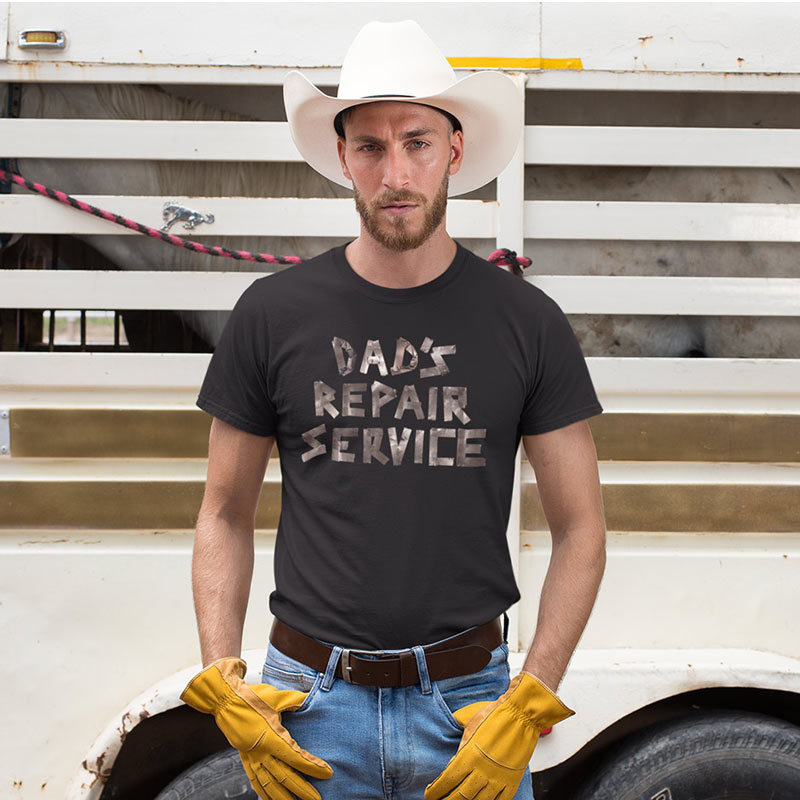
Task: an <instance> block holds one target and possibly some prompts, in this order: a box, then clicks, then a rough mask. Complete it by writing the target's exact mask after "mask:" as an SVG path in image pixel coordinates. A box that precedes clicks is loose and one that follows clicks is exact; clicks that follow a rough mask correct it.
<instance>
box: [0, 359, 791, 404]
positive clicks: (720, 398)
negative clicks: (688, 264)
mask: <svg viewBox="0 0 800 800" xmlns="http://www.w3.org/2000/svg"><path fill="white" fill-rule="evenodd" d="M210 357H211V356H210V355H209V354H207V353H24V352H19V353H15V352H3V353H0V386H2V387H3V389H2V398H3V403H4V404H6V405H10V403H11V399H12V397H13V398H14V402H17V401H20V402H22V403H24V404H25V405H30V406H63V405H70V404H72V403H76V402H77V403H78V404H79V405H81V406H100V407H103V406H105V405H115V403H118V404H119V403H121V404H122V405H124V406H125V407H137V405H138V404H142V405H147V406H148V407H150V406H154V407H163V406H170V405H185V404H187V403H190V402H191V403H193V402H194V398H195V397H196V392H197V390H198V389H199V388H200V384H201V383H202V382H203V376H204V375H205V371H206V368H207V367H208V361H209V359H210ZM586 363H587V365H588V367H589V373H590V374H591V376H592V382H593V384H594V386H595V389H596V390H597V393H598V395H599V397H600V401H601V402H602V404H603V408H604V409H605V410H606V411H650V412H654V411H661V412H681V411H685V412H718V413H723V412H727V413H733V412H750V413H751V412H753V411H760V412H763V413H770V412H772V413H785V412H787V411H788V412H796V411H797V409H798V408H800V359H788V358H787V359H726V358H610V357H609V358H602V357H589V358H587V359H586ZM115 398H116V400H115Z"/></svg>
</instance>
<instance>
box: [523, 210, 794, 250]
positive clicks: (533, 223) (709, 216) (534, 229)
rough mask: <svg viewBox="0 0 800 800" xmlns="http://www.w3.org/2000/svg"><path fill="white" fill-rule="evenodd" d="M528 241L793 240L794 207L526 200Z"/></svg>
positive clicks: (526, 234) (526, 233) (526, 232)
mask: <svg viewBox="0 0 800 800" xmlns="http://www.w3.org/2000/svg"><path fill="white" fill-rule="evenodd" d="M525 236H526V238H530V239H625V240H628V241H643V240H651V241H702V242H798V241H800V205H796V204H791V203H660V202H644V203H636V202H600V201H592V200H528V201H526V202H525Z"/></svg>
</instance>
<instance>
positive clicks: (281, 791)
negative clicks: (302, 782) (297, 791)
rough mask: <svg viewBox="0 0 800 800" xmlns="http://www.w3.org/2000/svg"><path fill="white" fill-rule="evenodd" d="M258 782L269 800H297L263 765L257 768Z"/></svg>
mask: <svg viewBox="0 0 800 800" xmlns="http://www.w3.org/2000/svg"><path fill="white" fill-rule="evenodd" d="M256 782H257V783H258V784H259V786H260V787H261V791H262V792H264V796H265V797H267V798H268V800H295V799H294V798H293V797H292V795H291V793H290V792H289V791H288V790H287V789H286V788H284V786H282V785H281V783H280V781H278V780H276V779H275V776H274V775H273V774H272V773H271V772H270V771H269V770H268V769H267V768H266V767H265V766H264V765H263V764H260V765H259V766H258V767H257V768H256Z"/></svg>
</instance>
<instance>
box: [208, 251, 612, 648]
mask: <svg viewBox="0 0 800 800" xmlns="http://www.w3.org/2000/svg"><path fill="white" fill-rule="evenodd" d="M197 405H198V406H199V407H200V408H202V409H204V410H205V411H208V412H209V413H210V414H213V415H214V416H216V417H219V418H220V419H222V420H224V421H225V422H228V423H230V424H231V425H234V426H236V427H238V428H241V429H242V430H245V431H248V432H250V433H254V434H257V435H260V436H269V435H274V436H275V437H276V443H277V446H278V450H279V455H280V464H281V477H282V494H281V502H282V505H281V515H280V522H279V525H278V534H277V539H276V544H275V557H274V568H275V591H274V592H272V593H271V595H270V598H269V607H270V611H271V612H272V613H273V614H274V615H275V616H276V617H278V618H279V619H280V620H282V621H283V622H285V623H286V624H287V625H290V626H292V627H293V628H295V629H297V630H299V631H301V632H303V633H305V634H307V635H309V636H313V637H316V638H317V639H320V640H322V641H325V642H328V643H335V644H341V645H343V646H346V647H352V648H362V649H367V650H377V649H397V648H405V647H410V646H412V645H414V644H427V643H429V642H433V641H437V640H438V639H442V638H444V637H446V636H450V635H452V634H454V633H458V632H459V631H462V630H464V629H465V628H469V627H471V626H473V625H479V624H482V623H484V622H487V621H488V620H490V619H492V618H494V617H497V616H498V615H500V614H501V613H502V612H503V611H505V610H506V609H507V608H508V607H509V606H511V605H512V604H513V603H515V602H516V601H517V600H518V599H519V597H520V595H519V590H518V587H517V584H516V581H515V579H514V574H513V571H512V566H511V560H510V556H509V551H508V544H507V540H506V527H507V524H508V519H509V512H510V503H511V492H512V484H513V477H514V462H515V457H516V454H517V448H518V445H519V442H520V436H521V435H523V434H536V433H544V432H546V431H550V430H553V429H555V428H560V427H562V426H564V425H568V424H569V423H571V422H576V421H577V420H580V419H584V418H586V417H590V416H593V415H595V414H599V413H600V412H601V411H602V408H601V406H600V404H599V402H598V400H597V395H596V394H595V391H594V388H593V386H592V382H591V379H590V377H589V372H588V370H587V368H586V362H585V361H584V358H583V355H582V353H581V351H580V347H579V345H578V342H577V340H576V338H575V336H574V334H573V332H572V329H571V328H570V325H569V322H568V321H567V319H566V317H565V316H564V314H563V312H562V311H561V309H560V308H559V307H558V306H557V305H556V303H555V302H554V301H553V300H551V299H550V298H549V297H548V296H547V295H545V294H544V292H542V291H541V290H540V289H538V288H537V287H535V286H533V285H532V284H530V283H527V282H525V281H523V280H521V279H520V278H518V277H516V276H514V275H512V274H511V273H509V272H507V271H506V270H504V269H500V268H499V267H497V266H496V265H494V264H490V263H489V262H487V261H484V260H483V259H480V258H478V257H477V256H475V255H474V254H473V253H471V252H469V251H468V250H465V249H464V248H463V247H461V246H460V245H459V246H458V250H457V252H456V256H455V258H454V259H453V261H452V263H451V264H450V265H449V266H448V268H447V269H446V270H445V271H444V272H443V273H441V274H440V275H439V276H438V277H436V278H434V279H433V280H432V281H429V282H428V283H425V284H422V285H420V286H414V287H411V288H406V289H391V288H388V287H383V286H379V285H377V284H374V283H371V282H369V281H367V280H365V279H364V278H362V277H361V276H360V275H359V274H358V273H357V272H355V271H354V270H353V269H352V267H351V266H350V265H349V264H348V262H347V260H346V258H345V256H344V246H341V247H337V248H334V249H333V250H330V251H328V252H326V253H323V254H322V255H320V256H317V257H316V258H312V259H310V260H309V261H305V262H303V263H301V264H298V265H296V266H293V267H290V268H288V269H286V270H284V271H283V272H280V273H276V274H275V275H271V276H265V277H263V278H260V279H258V280H256V281H255V282H254V283H253V284H252V285H251V286H250V287H249V288H248V289H247V290H245V292H244V293H243V294H242V296H241V297H240V298H239V300H238V302H237V303H236V306H235V307H234V309H233V311H232V313H231V315H230V317H229V319H228V322H227V325H226V327H225V329H224V331H223V333H222V336H221V338H220V341H219V343H218V345H217V348H216V350H215V352H214V355H213V356H212V358H211V361H210V363H209V366H208V371H207V373H206V376H205V380H204V381H203V386H202V388H201V391H200V394H199V397H198V400H197Z"/></svg>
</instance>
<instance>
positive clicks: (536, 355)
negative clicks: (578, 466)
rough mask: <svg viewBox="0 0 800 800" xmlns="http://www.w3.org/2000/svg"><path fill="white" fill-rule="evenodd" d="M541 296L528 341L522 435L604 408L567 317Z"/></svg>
mask: <svg viewBox="0 0 800 800" xmlns="http://www.w3.org/2000/svg"><path fill="white" fill-rule="evenodd" d="M542 299H543V301H544V302H543V305H542V307H541V310H540V319H539V321H538V323H539V324H537V325H535V326H534V328H533V331H532V338H533V341H532V342H530V344H529V346H530V351H529V353H528V363H529V369H530V374H529V376H528V379H529V383H528V389H527V394H526V397H525V403H524V406H523V410H522V414H521V416H520V432H521V434H522V435H523V436H527V435H530V434H535V433H546V432H547V431H552V430H555V429H556V428H562V427H564V426H565V425H569V424H571V423H573V422H577V421H578V420H581V419H586V418H587V417H592V416H594V415H595V414H600V413H602V411H603V407H602V406H601V405H600V402H599V400H598V399H597V394H596V392H595V389H594V386H593V384H592V379H591V376H590V375H589V369H588V367H587V366H586V359H585V358H584V357H583V353H582V352H581V348H580V345H579V344H578V339H577V337H576V336H575V333H574V332H573V330H572V327H571V326H570V324H569V320H568V319H567V317H566V315H565V314H564V312H563V311H562V310H561V308H559V306H558V305H557V303H556V302H555V301H554V300H552V299H551V298H550V297H548V296H547V295H544V294H543V295H542Z"/></svg>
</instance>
